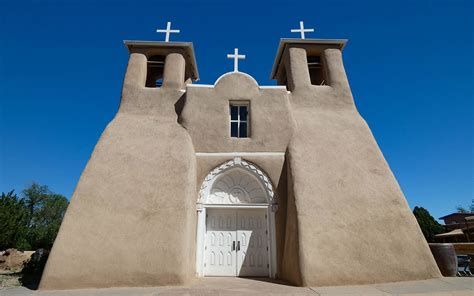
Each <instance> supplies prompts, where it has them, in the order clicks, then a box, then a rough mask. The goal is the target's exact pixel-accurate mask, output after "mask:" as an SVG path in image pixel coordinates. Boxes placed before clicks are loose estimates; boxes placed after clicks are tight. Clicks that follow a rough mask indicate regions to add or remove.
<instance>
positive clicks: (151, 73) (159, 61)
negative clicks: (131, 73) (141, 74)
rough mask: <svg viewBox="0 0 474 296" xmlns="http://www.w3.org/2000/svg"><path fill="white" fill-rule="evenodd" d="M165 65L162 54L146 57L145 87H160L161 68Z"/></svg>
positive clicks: (161, 78)
mask: <svg viewBox="0 0 474 296" xmlns="http://www.w3.org/2000/svg"><path fill="white" fill-rule="evenodd" d="M164 65H165V57H164V56H158V55H155V56H152V57H149V58H148V62H147V75H146V83H145V86H146V87H161V85H162V84H163V69H164Z"/></svg>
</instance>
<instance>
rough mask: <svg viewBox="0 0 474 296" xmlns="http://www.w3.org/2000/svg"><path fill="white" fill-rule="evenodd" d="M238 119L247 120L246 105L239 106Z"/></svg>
mask: <svg viewBox="0 0 474 296" xmlns="http://www.w3.org/2000/svg"><path fill="white" fill-rule="evenodd" d="M240 120H241V121H247V106H240Z"/></svg>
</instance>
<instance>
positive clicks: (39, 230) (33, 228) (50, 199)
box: [23, 183, 68, 250]
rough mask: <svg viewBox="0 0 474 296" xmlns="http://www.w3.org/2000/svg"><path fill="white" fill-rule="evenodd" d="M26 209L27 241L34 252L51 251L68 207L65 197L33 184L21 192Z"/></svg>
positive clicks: (46, 187) (45, 187)
mask: <svg viewBox="0 0 474 296" xmlns="http://www.w3.org/2000/svg"><path fill="white" fill-rule="evenodd" d="M23 199H24V201H25V205H26V208H27V213H28V215H27V227H28V235H27V236H28V241H29V242H30V244H31V246H32V248H33V249H34V250H36V249H38V248H45V249H51V247H52V245H53V242H54V240H55V239H56V235H57V233H58V231H59V227H60V226H61V222H62V220H63V217H64V213H65V212H66V209H67V206H68V200H67V199H66V197H64V196H62V195H60V194H55V193H53V192H51V191H50V190H49V188H48V186H42V185H39V184H37V183H33V184H32V185H31V186H30V187H28V188H26V189H25V190H23Z"/></svg>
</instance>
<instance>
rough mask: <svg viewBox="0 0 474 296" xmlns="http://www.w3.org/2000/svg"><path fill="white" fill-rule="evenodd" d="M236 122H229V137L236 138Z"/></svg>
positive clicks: (237, 124)
mask: <svg viewBox="0 0 474 296" xmlns="http://www.w3.org/2000/svg"><path fill="white" fill-rule="evenodd" d="M238 126H239V123H238V122H231V123H230V136H231V137H235V138H237V136H238Z"/></svg>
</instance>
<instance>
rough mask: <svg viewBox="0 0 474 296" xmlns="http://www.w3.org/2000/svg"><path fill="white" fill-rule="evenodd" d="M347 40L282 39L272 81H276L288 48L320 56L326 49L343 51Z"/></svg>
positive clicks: (274, 64)
mask: <svg viewBox="0 0 474 296" xmlns="http://www.w3.org/2000/svg"><path fill="white" fill-rule="evenodd" d="M346 43H347V39H300V38H282V39H280V44H279V46H278V50H277V54H276V57H275V62H274V63H273V67H272V73H271V75H270V79H276V78H277V76H278V71H279V66H280V64H282V62H283V59H284V53H285V51H286V50H287V48H288V47H301V48H304V49H306V51H307V52H308V54H318V55H319V54H320V53H321V51H323V50H324V49H326V48H339V49H340V50H342V49H343V48H344V46H346Z"/></svg>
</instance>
